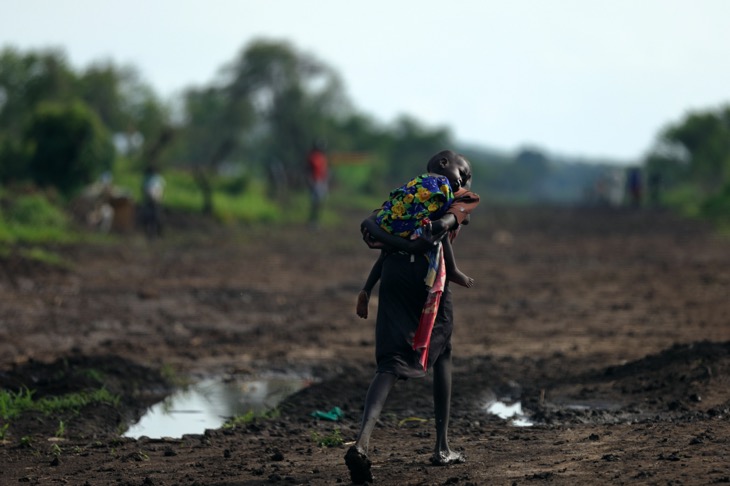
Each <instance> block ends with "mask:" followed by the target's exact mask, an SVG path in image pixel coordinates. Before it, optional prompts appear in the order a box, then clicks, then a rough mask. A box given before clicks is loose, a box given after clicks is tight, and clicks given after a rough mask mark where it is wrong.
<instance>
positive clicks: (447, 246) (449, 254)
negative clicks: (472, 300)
mask: <svg viewBox="0 0 730 486" xmlns="http://www.w3.org/2000/svg"><path fill="white" fill-rule="evenodd" d="M442 244H443V251H444V263H445V264H446V279H447V280H449V281H450V282H454V283H456V284H459V285H463V286H464V287H467V288H471V287H472V286H473V285H474V279H473V278H471V277H469V276H468V275H466V274H464V273H462V272H461V270H459V269H458V268H457V266H456V258H455V257H454V248H453V247H452V246H451V240H450V239H449V237H448V236H446V237H445V238H444V239H443V241H442Z"/></svg>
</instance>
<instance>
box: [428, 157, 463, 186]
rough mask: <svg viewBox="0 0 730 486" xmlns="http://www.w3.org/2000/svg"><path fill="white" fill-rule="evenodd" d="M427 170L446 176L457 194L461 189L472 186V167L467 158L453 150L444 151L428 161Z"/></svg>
mask: <svg viewBox="0 0 730 486" xmlns="http://www.w3.org/2000/svg"><path fill="white" fill-rule="evenodd" d="M426 170H427V171H429V172H432V173H434V174H439V175H442V176H445V177H446V178H447V179H448V180H449V183H450V184H451V190H452V191H454V192H456V191H458V190H459V188H461V187H468V186H469V185H471V165H470V164H469V161H468V160H466V158H465V157H464V156H463V155H461V154H457V153H456V152H453V151H451V150H442V151H441V152H439V153H437V154H436V155H434V156H433V157H431V160H429V161H428V165H427V166H426Z"/></svg>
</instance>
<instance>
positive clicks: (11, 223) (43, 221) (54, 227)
mask: <svg viewBox="0 0 730 486" xmlns="http://www.w3.org/2000/svg"><path fill="white" fill-rule="evenodd" d="M77 239H78V236H77V235H76V234H75V232H74V231H73V230H72V228H71V224H70V222H69V218H68V216H67V215H66V213H65V212H64V211H63V210H62V209H61V208H60V207H59V205H57V204H54V203H53V202H52V201H49V200H48V198H46V196H45V195H44V194H42V193H34V194H23V195H17V196H14V197H12V198H9V199H8V203H7V207H6V208H5V210H4V211H3V212H2V213H0V243H15V244H18V243H68V242H73V241H76V240H77Z"/></svg>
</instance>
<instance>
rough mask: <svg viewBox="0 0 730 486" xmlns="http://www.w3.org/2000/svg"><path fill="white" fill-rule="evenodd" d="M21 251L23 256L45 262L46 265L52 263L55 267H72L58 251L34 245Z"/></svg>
mask: <svg viewBox="0 0 730 486" xmlns="http://www.w3.org/2000/svg"><path fill="white" fill-rule="evenodd" d="M19 253H20V255H21V256H22V257H24V258H26V259H28V260H32V261H36V262H41V263H45V264H46V265H51V266H54V267H61V268H70V267H71V263H69V262H68V261H66V260H64V259H63V258H62V257H60V256H59V255H57V254H56V253H53V252H50V251H47V250H44V249H43V248H38V247H33V248H21V249H20V250H19Z"/></svg>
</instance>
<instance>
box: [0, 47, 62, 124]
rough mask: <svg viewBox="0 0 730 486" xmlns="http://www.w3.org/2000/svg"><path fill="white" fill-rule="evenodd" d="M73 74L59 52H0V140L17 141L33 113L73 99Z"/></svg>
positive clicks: (15, 50)
mask: <svg viewBox="0 0 730 486" xmlns="http://www.w3.org/2000/svg"><path fill="white" fill-rule="evenodd" d="M73 83H74V74H73V72H72V71H71V69H70V68H69V66H68V64H67V62H66V58H65V56H64V55H63V53H62V52H61V51H58V50H45V51H38V52H29V53H26V54H24V53H21V52H19V51H18V50H17V49H14V48H12V47H7V48H5V49H3V50H2V51H0V136H6V137H17V136H19V135H20V133H21V132H22V130H23V126H24V124H25V122H26V120H27V119H28V117H29V116H30V115H31V113H32V112H33V109H34V108H35V107H36V106H37V105H38V104H39V103H41V102H44V101H61V100H68V99H69V98H70V97H72V96H73Z"/></svg>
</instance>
